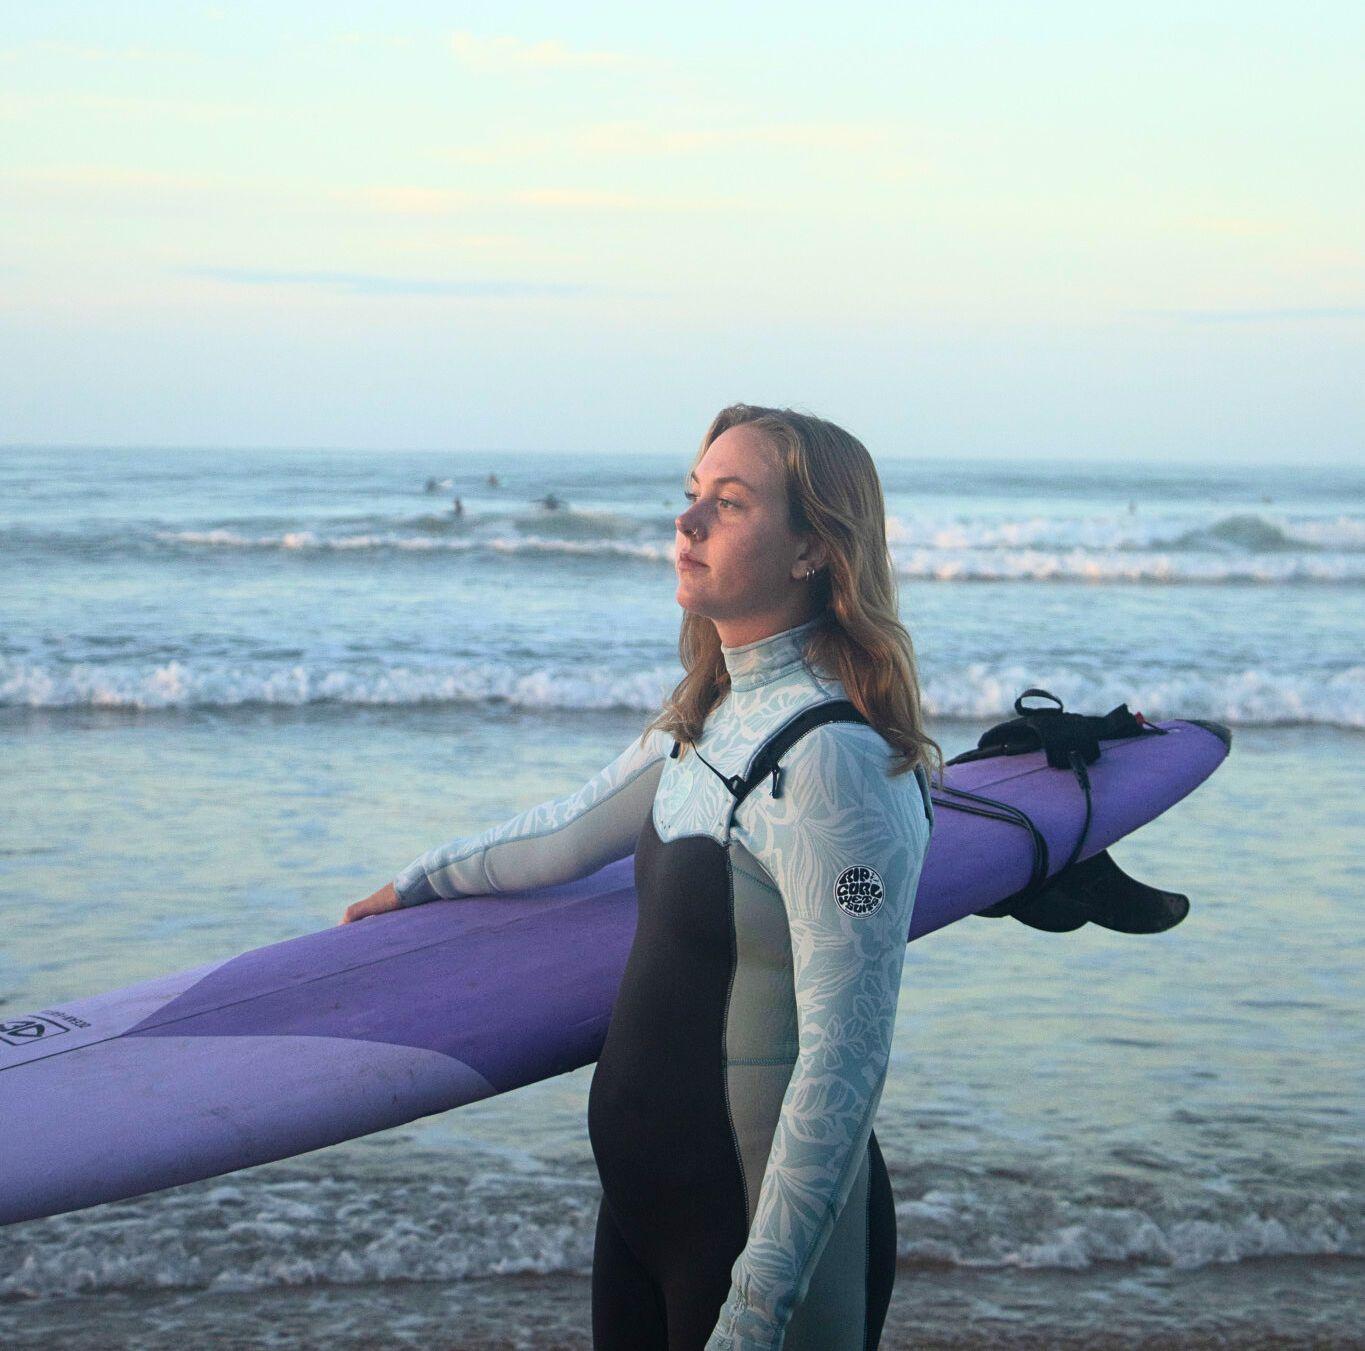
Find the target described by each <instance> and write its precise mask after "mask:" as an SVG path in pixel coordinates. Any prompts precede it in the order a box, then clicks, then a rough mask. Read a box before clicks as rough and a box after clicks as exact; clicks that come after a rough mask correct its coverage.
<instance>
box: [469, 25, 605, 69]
mask: <svg viewBox="0 0 1365 1351" xmlns="http://www.w3.org/2000/svg"><path fill="white" fill-rule="evenodd" d="M450 50H451V51H452V52H454V54H455V59H456V60H457V61H459V62H460V63H461V64H462V65H465V66H468V67H470V68H471V69H472V70H482V71H507V70H565V69H574V68H583V67H589V68H591V67H601V66H620V65H624V64H625V63H626V62H627V61H628V60H629V58H628V57H627V56H626V55H625V54H624V53H623V52H590V51H573V50H571V49H570V48H568V47H566V46H565V45H564V44H563V43H562V42H558V41H555V40H554V39H549V40H546V41H542V42H523V41H522V40H521V39H520V38H514V37H489V38H484V37H479V36H477V35H476V34H474V33H467V32H458V33H452V34H451V35H450Z"/></svg>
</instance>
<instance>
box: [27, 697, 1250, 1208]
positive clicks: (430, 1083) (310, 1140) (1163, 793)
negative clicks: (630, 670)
mask: <svg viewBox="0 0 1365 1351" xmlns="http://www.w3.org/2000/svg"><path fill="white" fill-rule="evenodd" d="M1156 726H1157V727H1159V728H1162V729H1164V730H1165V732H1166V733H1167V735H1165V736H1160V735H1155V734H1152V735H1144V736H1141V737H1137V738H1131V739H1126V740H1117V741H1102V742H1101V743H1100V745H1101V750H1102V754H1101V756H1100V758H1099V760H1098V761H1097V762H1096V763H1095V764H1093V765H1091V766H1089V772H1090V782H1091V788H1092V795H1093V809H1092V810H1093V815H1092V820H1091V823H1090V829H1089V832H1088V834H1087V837H1086V844H1085V847H1084V849H1083V850H1082V852H1081V855H1080V857H1081V858H1087V857H1090V856H1091V855H1093V854H1096V853H1098V852H1099V851H1100V850H1102V849H1104V848H1106V847H1107V846H1108V845H1110V844H1112V843H1113V842H1114V841H1115V840H1118V839H1121V838H1122V837H1123V836H1125V835H1127V834H1129V833H1130V832H1131V831H1133V830H1136V829H1137V828H1138V827H1139V826H1141V825H1143V824H1145V823H1146V822H1148V821H1150V820H1152V819H1153V818H1154V817H1156V816H1159V815H1160V814H1161V813H1162V812H1164V811H1165V810H1167V808H1169V807H1171V806H1172V805H1173V804H1174V803H1176V802H1178V801H1180V799H1181V798H1183V797H1185V796H1186V795H1187V794H1188V793H1190V792H1192V791H1193V790H1194V789H1195V788H1196V787H1198V786H1199V784H1200V783H1202V782H1203V781H1204V780H1205V779H1206V778H1207V777H1208V776H1209V775H1210V774H1211V773H1213V771H1214V770H1215V769H1216V768H1217V767H1218V766H1219V765H1220V764H1221V763H1222V761H1223V760H1224V758H1225V757H1226V755H1227V753H1228V744H1227V740H1226V733H1225V732H1224V730H1223V729H1221V728H1218V729H1216V730H1215V727H1214V726H1213V725H1205V724H1202V723H1197V722H1185V721H1170V722H1163V723H1157V724H1156ZM947 782H948V785H949V787H950V788H959V789H965V790H967V791H969V792H974V793H981V794H983V795H986V796H988V797H991V798H994V799H997V800H999V801H1002V802H1007V803H1009V804H1011V805H1012V806H1015V807H1017V808H1019V809H1020V810H1022V811H1024V812H1026V813H1027V814H1028V815H1029V817H1031V818H1032V820H1033V822H1034V824H1035V825H1036V826H1037V828H1038V830H1039V831H1040V833H1041V834H1042V835H1043V837H1044V838H1045V839H1046V841H1047V844H1048V853H1049V858H1050V860H1051V862H1050V868H1051V869H1052V870H1053V871H1055V870H1056V869H1058V868H1060V867H1061V865H1062V864H1063V863H1064V862H1065V860H1066V858H1067V857H1068V856H1069V855H1070V853H1071V850H1072V848H1073V846H1074V844H1075V841H1076V838H1077V835H1078V833H1079V832H1080V829H1081V824H1082V821H1083V818H1084V811H1085V801H1084V795H1083V793H1082V790H1081V787H1080V785H1079V784H1078V782H1077V780H1076V778H1075V776H1074V775H1073V774H1072V773H1071V772H1070V771H1069V770H1065V769H1053V768H1049V767H1048V765H1047V763H1046V761H1045V759H1044V756H1043V754H1042V752H1041V751H1039V752H1032V753H1029V754H1026V755H1015V756H1009V757H999V758H994V759H984V760H977V761H972V762H968V763H964V764H960V765H954V766H952V767H950V768H949V770H948V775H947ZM953 800H954V799H953V795H952V793H951V792H947V793H944V792H938V793H936V794H935V803H936V820H935V828H934V834H933V840H932V844H931V846H930V850H929V855H928V857H927V859H926V860H925V864H924V869H923V872H922V874H921V877H920V885H919V891H918V893H917V895H916V899H915V907H914V916H913V920H912V923H911V928H910V934H909V938H910V939H911V940H914V939H916V938H921V937H923V936H924V935H925V934H927V933H932V932H933V931H934V930H936V929H941V928H943V927H944V925H947V924H950V923H952V922H953V921H955V920H958V919H962V918H963V917H964V916H967V915H971V914H973V913H975V912H976V911H978V910H982V909H984V908H986V907H987V906H989V905H992V904H994V903H995V902H997V901H1000V900H1002V899H1003V898H1005V897H1007V896H1010V895H1012V894H1013V893H1015V892H1017V891H1019V890H1020V889H1021V888H1022V887H1024V886H1025V885H1026V884H1027V883H1028V881H1029V876H1030V870H1031V867H1032V862H1033V847H1032V842H1031V839H1030V836H1029V834H1028V832H1027V831H1026V830H1023V829H1021V828H1020V827H1019V826H1017V825H1011V824H1009V823H1006V822H1003V821H999V820H994V819H991V818H989V817H984V816H980V815H974V814H968V813H965V812H959V811H954V810H953V809H952V804H953ZM634 931H635V890H634V860H633V859H630V858H626V859H622V860H620V861H619V862H616V863H613V864H610V865H609V866H607V867H605V868H603V869H602V870H601V871H599V872H597V873H595V874H593V875H592V876H591V877H587V878H583V879H582V880H580V881H576V882H571V883H568V884H565V885H562V886H555V887H545V888H541V889H538V890H535V891H526V892H516V893H506V894H503V895H499V896H486V897H473V898H467V899H461V900H459V901H452V902H440V901H437V902H432V903H431V904H429V905H423V906H416V907H413V908H411V909H407V910H398V911H393V912H390V913H388V914H384V915H377V916H374V917H372V918H370V919H367V920H365V921H363V922H362V923H359V924H348V925H339V926H335V927H332V928H329V929H325V930H323V931H321V932H320V933H313V934H306V935H304V936H302V937H299V938H292V939H289V940H287V941H285V942H282V943H275V944H272V945H271V946H269V947H264V948H257V949H255V950H254V951H251V952H246V953H243V954H242V955H241V956H238V957H232V958H229V959H227V960H225V961H222V962H216V963H210V964H209V965H206V966H202V967H198V968H196V969H194V970H191V971H185V972H181V973H179V974H177V975H172V976H164V977H161V978H159V979H156V980H151V981H146V982H143V983H142V984H139V985H134V986H130V987H129V988H128V989H125V990H118V991H115V992H114V993H112V994H106V995H98V996H95V997H94V998H86V999H77V1000H71V1001H67V1002H64V1003H62V1004H61V1005H60V1006H54V1007H50V1008H45V1009H40V1010H38V1011H37V1012H36V1013H34V1014H30V1015H27V1016H25V1017H19V1018H11V1019H8V1020H6V1021H3V1022H0V1138H5V1139H9V1140H19V1139H22V1140H23V1141H24V1148H23V1149H22V1150H10V1151H7V1152H5V1154H3V1155H0V1224H11V1223H14V1222H16V1221H18V1220H26V1219H34V1218H37V1217H39V1216H44V1215H55V1214H59V1213H61V1212H63V1211H68V1210H77V1209H80V1208H81V1207H83V1206H91V1205H96V1204H99V1203H100V1202H103V1201H112V1200H117V1199H119V1198H122V1197H127V1196H136V1195H139V1194H141V1193H143V1192H149V1191H156V1190H158V1189H160V1188H163V1187H172V1186H175V1185H177V1184H179V1183H183V1182H192V1181H195V1180H198V1179H200V1178H206V1177H212V1176H215V1175H217V1174H220V1173H226V1172H231V1171H232V1170H234V1169H238V1168H246V1167H249V1166H250V1165H252V1164H258V1163H266V1162H269V1161H270V1160H273V1159H281V1158H287V1157H289V1156H290V1155H294V1154H301V1153H304V1152H305V1151H307V1150H311V1149H319V1148H321V1147H322V1146H324V1145H329V1144H335V1143H337V1142H338V1141H341V1140H348V1139H352V1138H354V1137H355V1136H359V1135H366V1134H368V1133H370V1132H371V1131H378V1130H383V1129H385V1128H387V1127H391V1126H398V1125H401V1124H402V1123H404V1122H407V1121H412V1120H413V1119H415V1118H417V1117H420V1116H426V1115H429V1114H430V1113H433V1112H442V1111H446V1110H448V1109H449V1108H452V1107H459V1106H461V1105H463V1104H465V1103H469V1102H475V1101H478V1100H479V1099H480V1098H486V1097H490V1096H492V1095H494V1094H497V1093H506V1092H508V1091H509V1090H510V1089H514V1088H519V1087H521V1086H522V1085H524V1084H531V1083H535V1082H537V1081H538V1080H541V1079H546V1078H549V1077H550V1076H552V1075H556V1074H563V1073H565V1072H566V1071H568V1070H572V1069H576V1068H577V1067H579V1066H580V1065H586V1064H589V1063H591V1062H592V1061H594V1060H595V1059H596V1058H597V1055H598V1053H599V1051H600V1050H601V1047H602V1041H603V1038H604V1036H605V1034H606V1028H607V1021H608V1018H609V1016H610V1014H611V1008H612V1003H613V1001H614V999H615V995H616V989H617V986H618V984H619V982H620V978H621V973H622V971H623V970H624V968H625V962H626V956H627V954H628V952H629V950H630V944H631V939H632V937H633V935H634Z"/></svg>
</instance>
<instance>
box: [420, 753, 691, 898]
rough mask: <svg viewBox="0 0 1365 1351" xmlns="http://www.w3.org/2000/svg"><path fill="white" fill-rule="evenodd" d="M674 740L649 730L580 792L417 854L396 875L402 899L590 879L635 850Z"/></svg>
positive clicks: (453, 896) (505, 889)
mask: <svg viewBox="0 0 1365 1351" xmlns="http://www.w3.org/2000/svg"><path fill="white" fill-rule="evenodd" d="M672 746H673V742H672V740H671V739H670V738H669V737H667V736H665V735H664V734H663V733H662V732H660V731H658V730H657V729H656V730H655V731H652V732H651V733H650V734H649V736H648V737H647V738H646V739H645V742H644V744H643V745H641V743H640V739H639V737H636V739H635V740H634V741H632V742H631V744H630V745H629V746H627V747H626V749H625V750H624V751H622V752H621V754H620V755H618V756H617V757H616V759H614V760H613V761H612V762H611V763H610V764H609V765H607V766H606V767H605V768H604V769H601V770H599V771H598V772H597V773H596V774H594V775H593V777H592V778H591V779H589V780H588V781H587V783H585V784H584V785H583V786H582V787H581V788H579V789H578V790H577V791H576V792H573V793H571V794H569V796H567V797H562V798H556V799H554V800H553V801H550V802H542V803H540V804H538V805H537V806H535V807H529V808H528V809H527V810H526V811H524V812H521V813H520V814H519V815H517V816H514V817H512V818H511V820H508V821H503V822H502V823H501V824H499V825H494V826H490V827H489V828H488V829H487V830H485V831H483V832H482V834H479V835H473V836H469V837H467V838H462V839H457V840H452V841H450V843H449V844H444V845H441V846H439V847H438V848H435V849H431V850H428V852H427V853H425V854H423V855H422V856H421V857H420V858H417V859H414V860H413V861H412V862H411V863H410V864H409V865H408V866H407V867H406V868H404V869H403V871H402V872H401V873H399V874H398V876H397V877H396V878H394V881H393V887H394V891H395V892H397V894H398V900H399V904H400V905H404V906H408V905H421V904H422V903H423V902H425V901H434V900H438V899H439V900H453V899H454V898H456V897H458V896H487V895H489V894H491V893H493V892H498V891H519V890H521V889H523V888H526V887H545V886H552V885H554V884H555V883H558V882H571V881H573V880H574V879H575V878H579V877H586V876H588V874H589V873H593V872H596V871H597V869H598V868H602V867H605V866H606V865H607V864H608V863H611V862H613V861H614V860H616V859H618V858H624V857H625V856H626V855H627V854H629V853H630V852H631V851H632V850H633V849H634V848H635V842H636V839H637V838H638V836H639V834H640V828H641V826H642V825H643V824H644V820H645V816H646V814H647V813H648V812H649V811H650V810H651V808H652V805H653V802H654V793H655V790H656V788H657V787H658V784H659V775H660V773H661V772H662V769H663V763H664V758H665V756H666V755H667V754H668V752H669V750H671V749H672Z"/></svg>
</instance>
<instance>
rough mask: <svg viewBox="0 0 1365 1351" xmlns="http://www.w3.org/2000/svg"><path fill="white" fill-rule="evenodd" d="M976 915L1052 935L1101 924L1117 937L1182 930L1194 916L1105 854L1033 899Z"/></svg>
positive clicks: (1180, 899)
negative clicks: (1004, 919) (1007, 918)
mask: <svg viewBox="0 0 1365 1351" xmlns="http://www.w3.org/2000/svg"><path fill="white" fill-rule="evenodd" d="M976 913H977V914H978V915H985V916H987V917H988V918H991V919H996V918H1001V917H1003V916H1005V915H1009V916H1010V917H1011V918H1012V919H1017V920H1018V921H1019V922H1020V923H1021V924H1027V925H1029V926H1030V927H1031V928H1034V929H1043V930H1045V931H1046V932H1048V933H1069V932H1070V931H1072V930H1074V929H1079V928H1080V927H1081V926H1082V925H1083V924H1098V925H1099V926H1100V927H1101V928H1104V929H1113V930H1114V931H1115V932H1116V933H1129V934H1154V933H1164V932H1165V931H1166V930H1167V929H1173V928H1174V927H1175V926H1176V925H1177V924H1179V923H1180V921H1181V920H1183V919H1184V918H1185V916H1186V915H1188V914H1189V913H1190V898H1189V897H1188V896H1185V895H1182V894H1181V893H1180V892H1178V891H1164V890H1162V889H1161V888H1160V887H1153V886H1149V885H1148V884H1147V883H1146V882H1139V881H1138V880H1137V878H1135V877H1130V876H1129V875H1128V874H1127V873H1126V872H1124V871H1123V869H1122V868H1120V867H1119V865H1118V864H1117V863H1115V862H1114V860H1113V858H1112V857H1111V856H1110V854H1109V851H1108V850H1107V849H1102V850H1100V852H1099V853H1098V854H1092V855H1091V857H1090V858H1087V859H1083V860H1082V861H1081V862H1080V863H1073V864H1072V865H1071V867H1069V868H1067V869H1065V870H1064V871H1062V872H1060V873H1058V874H1057V876H1056V877H1054V878H1052V879H1051V880H1050V881H1049V882H1048V883H1047V885H1046V886H1044V887H1043V888H1042V889H1041V890H1039V891H1037V892H1035V893H1034V894H1033V895H1032V896H1027V897H1025V898H1023V899H1021V900H1004V901H999V902H997V903H996V904H995V905H991V906H987V907H986V909H984V910H978V911H977V912H976Z"/></svg>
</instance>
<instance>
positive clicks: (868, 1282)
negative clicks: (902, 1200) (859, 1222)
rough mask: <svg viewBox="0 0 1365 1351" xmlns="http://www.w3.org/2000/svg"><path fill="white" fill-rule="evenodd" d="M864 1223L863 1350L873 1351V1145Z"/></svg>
mask: <svg viewBox="0 0 1365 1351" xmlns="http://www.w3.org/2000/svg"><path fill="white" fill-rule="evenodd" d="M864 1205H865V1219H866V1223H865V1224H864V1225H863V1351H873V1348H872V1346H871V1344H870V1342H869V1338H870V1337H871V1336H872V1145H871V1143H870V1137H869V1143H868V1146H867V1197H866V1200H865V1202H864Z"/></svg>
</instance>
